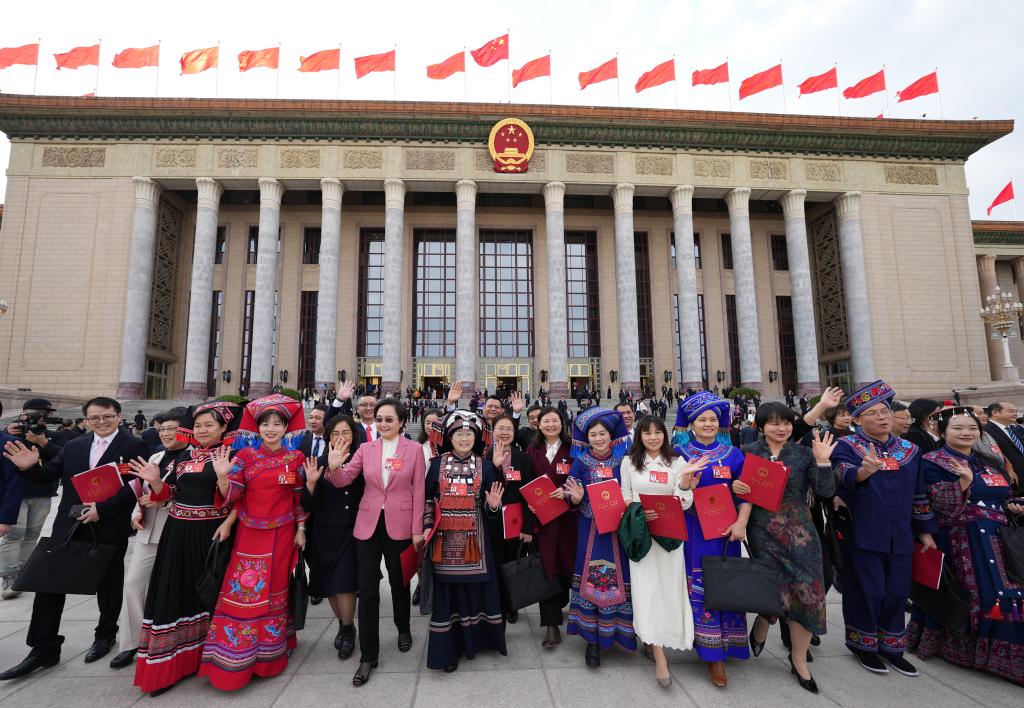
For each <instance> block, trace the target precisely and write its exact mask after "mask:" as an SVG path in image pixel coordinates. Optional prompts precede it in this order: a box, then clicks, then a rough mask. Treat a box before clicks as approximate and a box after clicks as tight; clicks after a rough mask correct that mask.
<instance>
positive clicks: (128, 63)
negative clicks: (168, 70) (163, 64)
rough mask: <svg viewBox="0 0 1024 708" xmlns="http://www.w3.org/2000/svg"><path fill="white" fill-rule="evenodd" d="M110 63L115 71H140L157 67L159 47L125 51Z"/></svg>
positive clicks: (156, 45)
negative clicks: (149, 67)
mask: <svg viewBox="0 0 1024 708" xmlns="http://www.w3.org/2000/svg"><path fill="white" fill-rule="evenodd" d="M111 63H112V64H113V65H114V68H116V69H142V68H144V67H147V66H159V64H160V45H159V44H154V45H153V46H152V47H143V48H142V49H125V50H124V51H123V52H120V53H118V54H117V55H116V56H114V61H113V62H111Z"/></svg>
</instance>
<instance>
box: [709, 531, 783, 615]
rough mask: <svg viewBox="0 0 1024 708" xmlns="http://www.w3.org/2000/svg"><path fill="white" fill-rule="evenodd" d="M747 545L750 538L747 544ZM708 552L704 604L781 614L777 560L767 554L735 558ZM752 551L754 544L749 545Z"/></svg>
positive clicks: (760, 613)
mask: <svg viewBox="0 0 1024 708" xmlns="http://www.w3.org/2000/svg"><path fill="white" fill-rule="evenodd" d="M743 545H744V546H746V545H747V544H746V542H744V544H743ZM728 546H729V544H724V545H723V547H722V555H721V556H704V557H703V558H701V564H702V566H703V569H704V607H706V608H707V609H709V610H725V611H728V612H756V613H757V614H759V615H764V616H765V617H781V616H782V615H783V614H784V612H785V610H784V609H783V607H782V595H781V592H780V587H779V586H780V583H779V574H778V572H776V570H775V564H774V563H772V562H771V561H770V560H766V559H763V558H734V557H729V556H726V555H725V551H726V549H727V548H728ZM747 552H748V553H749V552H750V546H747Z"/></svg>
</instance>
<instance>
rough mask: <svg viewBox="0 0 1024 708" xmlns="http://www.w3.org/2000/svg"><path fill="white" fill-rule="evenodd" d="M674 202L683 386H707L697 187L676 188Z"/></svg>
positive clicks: (693, 387) (672, 195)
mask: <svg viewBox="0 0 1024 708" xmlns="http://www.w3.org/2000/svg"><path fill="white" fill-rule="evenodd" d="M669 199H670V200H671V201H672V228H673V230H674V231H675V242H676V291H677V293H678V298H679V335H680V339H681V340H682V341H681V345H680V347H681V351H680V358H681V360H682V365H683V371H682V375H683V379H682V382H681V383H680V384H679V388H680V389H682V390H684V391H685V390H686V389H688V388H692V389H693V390H694V391H699V390H701V389H702V388H704V372H703V370H702V369H701V365H700V317H699V315H698V312H697V264H696V262H695V261H694V258H693V187H692V186H690V185H688V184H687V185H683V186H681V187H676V188H675V189H673V190H672V192H671V193H670V194H669Z"/></svg>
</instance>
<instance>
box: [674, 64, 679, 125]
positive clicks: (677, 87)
mask: <svg viewBox="0 0 1024 708" xmlns="http://www.w3.org/2000/svg"><path fill="white" fill-rule="evenodd" d="M675 76H676V55H675V54H673V55H672V86H673V87H674V88H675V92H676V110H677V111H678V110H679V80H678V79H676V78H675Z"/></svg>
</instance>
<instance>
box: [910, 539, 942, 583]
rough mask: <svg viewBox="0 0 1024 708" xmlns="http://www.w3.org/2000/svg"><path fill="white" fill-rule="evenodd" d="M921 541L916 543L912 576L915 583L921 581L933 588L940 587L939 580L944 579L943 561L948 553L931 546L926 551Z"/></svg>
mask: <svg viewBox="0 0 1024 708" xmlns="http://www.w3.org/2000/svg"><path fill="white" fill-rule="evenodd" d="M922 548H924V546H922V545H921V544H920V543H916V542H915V543H914V560H913V562H912V563H913V564H912V566H911V570H910V577H911V578H912V579H913V580H914V582H915V583H921V585H924V586H925V587H929V588H932V589H933V590H938V589H939V582H940V580H941V579H942V563H943V561H944V560H945V558H946V554H945V553H943V552H942V551H940V550H939V549H938V548H929V549H928V550H927V551H925V552H924V553H921V549H922Z"/></svg>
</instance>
